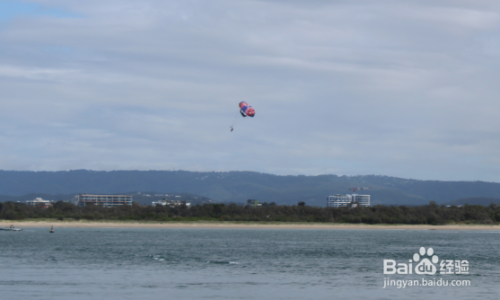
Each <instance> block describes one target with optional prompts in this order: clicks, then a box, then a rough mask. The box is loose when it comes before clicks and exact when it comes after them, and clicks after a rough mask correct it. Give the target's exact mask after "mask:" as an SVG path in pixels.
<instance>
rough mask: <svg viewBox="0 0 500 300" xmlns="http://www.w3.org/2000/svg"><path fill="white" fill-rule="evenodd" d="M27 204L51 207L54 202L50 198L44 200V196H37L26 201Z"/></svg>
mask: <svg viewBox="0 0 500 300" xmlns="http://www.w3.org/2000/svg"><path fill="white" fill-rule="evenodd" d="M26 204H27V205H31V206H41V207H44V208H47V207H51V206H52V205H53V202H52V201H50V200H43V199H42V198H39V197H38V198H35V200H27V201H26Z"/></svg>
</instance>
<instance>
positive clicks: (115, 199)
mask: <svg viewBox="0 0 500 300" xmlns="http://www.w3.org/2000/svg"><path fill="white" fill-rule="evenodd" d="M88 203H92V204H94V205H102V206H104V207H114V206H118V205H132V196H130V195H93V194H80V195H78V206H81V207H83V206H85V205H86V204H88Z"/></svg>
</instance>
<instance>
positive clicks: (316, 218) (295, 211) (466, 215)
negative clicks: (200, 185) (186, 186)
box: [0, 201, 500, 225]
mask: <svg viewBox="0 0 500 300" xmlns="http://www.w3.org/2000/svg"><path fill="white" fill-rule="evenodd" d="M38 218H48V219H58V220H66V219H69V220H122V221H124V220H137V221H165V222H168V221H246V222H324V223H366V224H431V225H441V224H450V223H465V224H468V223H471V224H499V223H500V207H499V206H497V205H494V204H491V205H490V206H481V205H464V206H461V207H458V206H451V207H446V206H443V205H441V206H439V205H437V204H436V203H435V202H430V203H429V205H422V206H384V205H375V206H372V207H355V208H347V207H341V208H332V207H313V206H307V205H304V204H303V203H300V205H291V206H289V205H276V204H274V203H271V204H268V203H263V205H262V206H261V207H249V206H241V205H236V204H203V205H195V206H192V207H186V206H185V205H180V206H175V207H169V206H161V205H157V206H141V205H139V204H137V203H133V205H131V206H126V205H122V206H117V207H110V208H106V207H102V206H99V205H87V206H85V207H79V206H76V205H73V204H71V203H67V202H62V201H59V202H56V203H54V205H53V206H52V207H49V208H43V207H34V206H29V205H26V204H23V203H16V202H4V203H0V219H4V220H26V219H38Z"/></svg>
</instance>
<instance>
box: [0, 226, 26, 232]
mask: <svg viewBox="0 0 500 300" xmlns="http://www.w3.org/2000/svg"><path fill="white" fill-rule="evenodd" d="M0 230H4V231H21V230H23V229H22V228H15V227H14V225H10V227H4V228H0Z"/></svg>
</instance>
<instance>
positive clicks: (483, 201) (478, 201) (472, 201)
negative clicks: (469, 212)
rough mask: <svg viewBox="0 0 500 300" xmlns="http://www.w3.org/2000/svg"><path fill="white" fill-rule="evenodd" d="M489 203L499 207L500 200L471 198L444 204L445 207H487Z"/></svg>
mask: <svg viewBox="0 0 500 300" xmlns="http://www.w3.org/2000/svg"><path fill="white" fill-rule="evenodd" d="M491 203H493V204H496V205H499V204H500V198H487V197H471V198H463V199H457V200H453V201H450V202H446V203H444V204H445V205H464V204H469V205H483V206H488V205H490V204H491Z"/></svg>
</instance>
